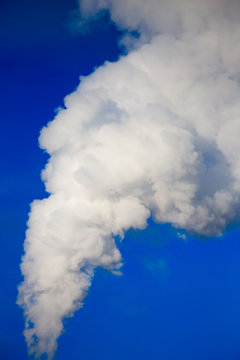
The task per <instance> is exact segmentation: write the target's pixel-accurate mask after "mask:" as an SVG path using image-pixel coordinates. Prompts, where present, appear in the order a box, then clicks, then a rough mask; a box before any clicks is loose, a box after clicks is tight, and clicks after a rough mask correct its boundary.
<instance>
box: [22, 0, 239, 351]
mask: <svg viewBox="0 0 240 360" xmlns="http://www.w3.org/2000/svg"><path fill="white" fill-rule="evenodd" d="M80 5H81V6H80V8H81V14H82V18H87V17H89V16H94V14H95V13H96V12H98V11H100V10H102V9H108V10H109V11H110V14H111V18H112V20H113V21H114V22H116V24H117V25H118V26H119V27H120V28H125V29H127V30H129V33H130V32H131V31H138V32H139V33H140V40H139V39H138V40H136V41H138V46H137V48H136V49H135V50H132V51H131V52H130V53H129V54H128V55H127V56H124V57H122V58H120V59H119V61H118V62H116V63H108V62H107V63H105V64H104V65H103V66H102V67H100V68H99V69H97V70H96V71H95V72H94V73H93V74H91V75H90V76H88V77H86V78H81V82H80V85H79V87H78V88H77V90H76V91H75V92H73V93H72V94H70V95H69V96H67V97H66V98H65V107H66V108H65V109H61V110H59V112H58V114H57V116H56V117H55V119H54V120H53V121H52V122H50V123H49V124H48V125H47V126H46V127H45V128H44V129H43V130H42V131H41V135H40V145H41V147H42V148H43V149H46V151H47V152H48V153H49V155H50V158H49V161H48V164H47V165H46V168H45V169H44V171H43V174H42V178H43V181H44V182H45V184H46V189H47V191H48V192H49V194H50V196H49V197H48V198H46V199H43V200H35V201H34V202H33V203H32V205H31V212H30V217H29V222H28V230H27V234H26V240H25V255H24V257H23V262H22V265H21V269H22V273H23V275H24V282H23V283H22V284H21V286H20V288H19V299H18V303H19V304H20V305H21V306H22V307H23V308H24V311H25V317H26V329H25V336H26V340H27V343H28V346H29V349H30V352H34V353H35V354H36V356H40V355H41V354H42V353H45V352H46V353H47V354H48V355H49V358H51V357H52V356H53V354H54V352H55V350H56V347H57V343H56V340H57V338H58V337H59V336H60V334H61V333H62V330H63V325H62V320H63V318H65V317H68V316H71V315H72V314H73V313H74V311H76V310H77V309H79V308H80V307H81V305H82V302H83V299H84V297H85V296H86V293H87V290H88V288H89V286H90V285H91V279H92V276H93V275H94V269H95V268H96V267H99V266H102V267H104V268H107V269H109V270H110V271H113V272H118V271H119V270H118V269H119V268H120V266H121V255H120V253H119V250H118V249H117V247H116V244H115V241H114V237H115V236H117V235H118V236H121V237H122V238H123V237H124V233H125V232H126V231H127V230H128V229H129V228H135V229H144V228H145V227H146V226H147V219H148V218H149V217H150V216H153V218H154V219H155V221H156V222H158V223H165V222H167V223H171V224H172V225H173V226H174V227H176V228H179V229H185V230H186V231H189V232H191V233H196V234H201V235H206V236H212V235H220V234H221V231H222V230H223V229H225V227H226V225H227V224H229V223H230V222H232V221H234V219H236V218H237V217H238V215H239V195H240V156H239V153H240V141H239V134H240V119H239V114H240V47H239V43H240V23H239V19H240V2H239V1H238V0H228V1H224V0H212V1H193V0H168V1H167V0H148V1H145V0H114V1H113V0H95V1H94V0H93V1H90V0H83V1H81V4H80Z"/></svg>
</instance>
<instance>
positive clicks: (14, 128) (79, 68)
mask: <svg viewBox="0 0 240 360" xmlns="http://www.w3.org/2000/svg"><path fill="white" fill-rule="evenodd" d="M75 6H76V3H75V1H72V0H60V1H53V0H51V1H41V2H34V1H26V0H24V1H21V2H19V1H15V0H13V1H11V2H7V1H3V2H1V10H0V11H1V21H0V41H1V85H0V86H1V97H0V101H1V107H0V108H1V119H2V131H1V136H2V137H1V142H0V146H1V154H2V161H1V186H0V194H1V208H0V211H1V213H0V214H1V226H0V232H1V235H0V237H1V244H2V251H1V255H0V256H1V262H0V264H1V265H0V266H1V269H0V277H1V317H0V359H2V360H7V359H9V360H12V359H19V360H21V359H26V358H27V348H26V345H25V341H24V337H23V335H22V331H23V328H24V321H23V317H22V311H21V309H19V308H18V307H17V306H16V304H15V302H16V297H17V286H18V284H19V283H20V282H21V280H22V278H21V274H20V270H19V263H20V259H21V255H22V253H23V250H22V246H23V241H24V233H25V229H26V221H27V218H28V212H29V203H30V202H31V201H32V200H33V199H34V198H42V197H44V196H45V195H46V194H45V192H44V186H43V184H42V182H41V180H40V172H41V169H42V168H43V166H44V164H45V161H46V159H47V156H46V155H45V154H44V153H43V152H42V151H41V150H40V149H39V148H38V140H37V139H38V135H39V131H40V129H41V127H42V126H43V125H45V124H46V123H47V122H48V121H50V120H51V119H52V118H53V117H54V114H55V113H54V109H55V108H57V107H58V106H60V105H62V101H63V98H64V96H65V95H67V94H68V93H70V92H71V91H73V90H74V89H75V87H76V86H77V85H78V83H79V80H78V79H79V76H80V75H88V74H89V73H91V72H92V70H93V69H94V68H95V67H96V66H99V65H101V64H102V63H103V62H104V61H105V60H109V61H114V60H116V59H117V58H118V56H119V54H120V50H119V48H118V46H117V41H118V38H119V36H120V35H121V33H120V32H119V31H118V30H117V29H116V28H115V27H114V26H113V25H112V24H110V22H109V20H108V18H107V17H105V18H103V19H101V20H99V21H98V22H97V24H95V25H94V27H95V31H94V29H93V30H92V32H89V33H87V34H85V35H80V34H76V33H75V34H74V33H73V32H72V31H71V30H70V25H69V24H70V19H71V12H72V10H73V9H74V8H75ZM239 236H240V229H239V227H238V226H235V227H231V228H229V229H228V230H227V231H226V232H225V234H224V236H223V237H222V238H218V239H215V238H214V239H211V240H209V239H200V238H198V239H195V238H192V237H189V236H188V237H187V239H186V240H183V239H181V238H178V236H177V231H176V230H174V229H172V228H171V227H170V226H168V225H164V226H163V225H155V224H153V223H151V224H150V226H149V227H148V228H147V229H146V230H144V231H141V232H140V231H139V232H138V231H137V232H135V231H130V232H128V233H127V235H126V238H125V240H124V242H123V243H119V247H120V249H121V252H122V255H123V260H124V266H123V276H120V277H117V276H114V275H112V274H110V273H108V272H107V271H105V270H102V269H99V270H98V271H97V273H96V276H95V278H94V280H93V285H92V287H91V290H90V292H89V295H88V296H87V298H86V300H85V306H84V308H83V309H81V310H80V311H79V312H77V313H76V314H75V316H74V317H73V318H72V319H67V320H65V333H64V334H63V335H62V336H61V337H60V339H59V348H58V352H57V355H56V359H57V360H61V359H62V360H63V359H69V360H70V359H81V360H94V359H104V360H113V359H114V360H118V359H119V360H120V359H126V360H128V359H131V360H141V359H142V360H145V359H150V360H153V359H163V360H192V359H194V360H203V359H204V360H210V359H211V360H215V359H216V360H238V359H239V358H240V341H239V339H240V308H239V304H240V262H239V250H240V242H239Z"/></svg>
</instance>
